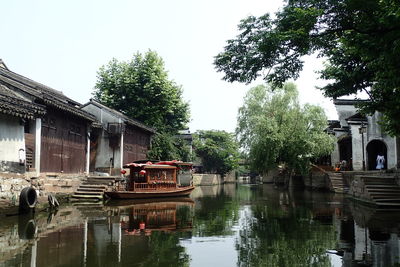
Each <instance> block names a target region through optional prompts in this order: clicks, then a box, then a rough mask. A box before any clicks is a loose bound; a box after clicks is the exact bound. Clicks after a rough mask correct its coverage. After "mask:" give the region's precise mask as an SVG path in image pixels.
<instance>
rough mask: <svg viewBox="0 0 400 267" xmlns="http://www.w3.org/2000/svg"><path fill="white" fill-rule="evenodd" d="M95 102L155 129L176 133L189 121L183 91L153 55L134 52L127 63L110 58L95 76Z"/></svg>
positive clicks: (159, 60) (159, 58)
mask: <svg viewBox="0 0 400 267" xmlns="http://www.w3.org/2000/svg"><path fill="white" fill-rule="evenodd" d="M93 94H94V97H95V99H97V100H98V101H100V102H101V103H103V104H104V105H106V106H108V107H110V108H113V109H116V110H118V111H121V112H122V113H124V114H126V115H127V116H129V117H132V118H135V119H137V120H139V121H142V122H144V123H145V124H147V125H149V126H151V127H153V128H155V129H156V130H157V131H159V132H167V133H172V134H175V133H176V132H177V131H178V130H180V129H183V128H184V126H185V124H186V123H187V122H188V121H189V105H188V103H186V102H184V101H183V99H182V89H181V87H180V86H178V85H177V84H176V83H175V82H173V81H171V80H169V79H168V73H167V71H166V70H165V69H164V62H163V60H162V59H161V57H159V56H158V55H157V53H156V52H153V51H148V52H147V53H145V54H144V55H142V54H140V53H137V54H135V55H134V56H133V58H132V59H131V60H130V61H128V62H123V61H122V62H119V61H118V60H116V59H112V60H111V61H110V62H109V63H108V65H107V66H102V67H101V68H100V70H99V71H98V74H97V83H96V86H95V91H94V92H93Z"/></svg>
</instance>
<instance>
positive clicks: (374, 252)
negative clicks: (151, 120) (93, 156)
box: [0, 184, 400, 267]
mask: <svg viewBox="0 0 400 267" xmlns="http://www.w3.org/2000/svg"><path fill="white" fill-rule="evenodd" d="M399 226H400V212H398V211H397V210H379V209H374V208H371V207H365V206H362V205H360V204H359V203H353V202H350V201H348V200H345V199H343V196H342V195H335V194H331V193H324V192H311V191H285V190H279V189H277V188H274V187H272V186H269V185H249V184H247V185H238V184H230V185H224V186H208V187H198V188H196V190H195V191H194V192H193V194H192V196H191V198H190V199H189V198H187V199H184V198H180V199H168V200H167V201H164V200H153V201H149V200H146V201H118V202H108V203H105V204H88V205H86V204H85V205H84V204H77V205H75V206H73V205H69V206H66V207H62V208H60V210H59V211H58V212H57V213H55V214H48V213H46V212H38V213H36V214H35V216H20V217H9V218H2V220H1V222H0V266H123V265H124V266H125V265H129V266H221V267H222V266H396V264H397V266H399V262H400V260H399V256H400V255H399V252H400V245H399V238H398V232H399Z"/></svg>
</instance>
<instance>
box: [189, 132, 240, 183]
mask: <svg viewBox="0 0 400 267" xmlns="http://www.w3.org/2000/svg"><path fill="white" fill-rule="evenodd" d="M193 143H194V147H195V151H196V155H197V156H198V157H200V158H201V160H202V163H203V168H204V171H206V172H212V173H218V174H221V175H224V174H226V173H228V172H230V171H231V170H233V169H235V168H236V167H237V166H238V162H239V152H238V145H237V143H236V141H235V137H234V135H233V134H230V133H227V132H225V131H218V130H210V131H198V132H196V134H195V135H194V142H193Z"/></svg>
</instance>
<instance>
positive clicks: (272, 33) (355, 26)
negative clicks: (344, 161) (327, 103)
mask: <svg viewBox="0 0 400 267" xmlns="http://www.w3.org/2000/svg"><path fill="white" fill-rule="evenodd" d="M239 30H240V34H239V35H238V36H237V38H236V39H232V40H228V42H227V45H226V46H225V49H224V51H223V52H222V53H220V54H218V55H217V56H216V58H215V64H216V67H217V70H218V71H222V72H224V73H225V77H224V79H225V80H228V81H231V82H233V81H239V82H251V81H253V80H255V79H256V78H257V77H259V76H263V78H264V79H265V80H266V81H267V82H270V83H272V84H273V86H278V87H279V86H282V84H283V83H284V82H285V81H286V80H288V79H289V78H297V77H298V76H299V73H300V71H301V70H302V68H303V61H302V56H304V55H309V54H312V53H318V55H319V56H322V57H325V58H327V59H328V62H329V63H327V64H326V66H325V69H324V70H322V71H321V72H320V75H321V77H322V78H324V79H326V80H328V81H329V82H330V83H329V84H328V85H326V86H325V87H323V88H321V89H322V90H323V91H324V93H325V95H326V96H329V97H340V96H346V95H351V94H355V93H357V92H359V91H364V92H366V93H367V94H368V95H369V98H370V101H369V102H365V103H363V104H362V106H360V107H361V108H362V111H363V112H366V113H372V112H374V111H375V110H377V111H380V112H382V113H383V125H384V126H385V128H386V130H387V131H388V132H389V133H391V134H395V135H399V134H400V121H399V120H398V118H399V117H400V61H399V60H398V58H399V57H400V4H399V1H397V0H335V1H332V0H290V1H286V4H285V6H284V7H283V9H282V10H280V11H279V12H277V13H276V18H272V17H271V16H270V15H269V14H265V15H263V16H260V17H254V16H250V17H247V18H246V19H243V20H242V21H241V22H240V24H239Z"/></svg>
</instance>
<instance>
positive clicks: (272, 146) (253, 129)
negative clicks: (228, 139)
mask: <svg viewBox="0 0 400 267" xmlns="http://www.w3.org/2000/svg"><path fill="white" fill-rule="evenodd" d="M326 127H327V118H326V116H325V113H324V111H323V110H322V108H321V107H318V106H314V105H308V104H307V105H305V106H304V107H301V106H300V104H299V101H298V92H297V89H296V87H295V85H293V84H291V83H289V84H285V86H284V87H283V88H282V89H276V90H274V91H273V90H272V89H271V87H267V86H264V85H259V86H256V87H254V88H252V89H250V91H249V92H248V93H247V95H246V96H245V99H244V105H243V106H242V107H240V108H239V115H238V126H237V129H236V133H237V136H238V139H239V143H240V145H241V146H242V148H243V149H244V152H245V153H247V155H248V159H249V161H250V164H251V167H252V169H253V170H256V171H258V172H266V171H268V170H271V169H273V168H275V167H277V165H278V164H279V163H285V164H286V165H287V167H288V170H289V171H290V172H289V173H291V172H292V170H294V171H295V172H298V173H302V174H304V173H306V172H307V171H308V168H309V164H310V159H312V158H318V157H320V156H324V155H329V154H330V153H331V152H332V151H333V148H334V146H333V144H334V143H333V142H334V141H333V138H332V137H331V136H329V135H328V134H326V133H325V132H324V129H325V128H326Z"/></svg>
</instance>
